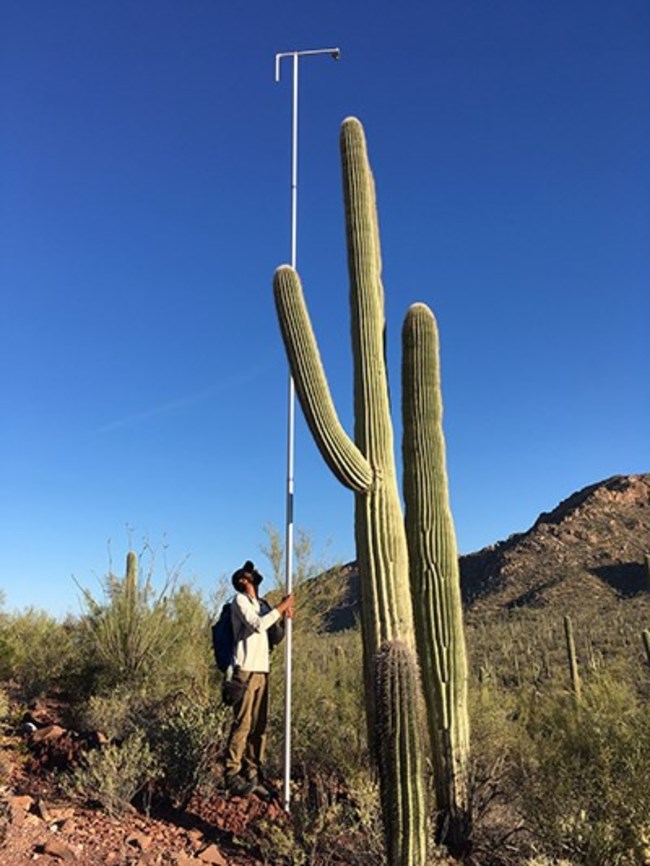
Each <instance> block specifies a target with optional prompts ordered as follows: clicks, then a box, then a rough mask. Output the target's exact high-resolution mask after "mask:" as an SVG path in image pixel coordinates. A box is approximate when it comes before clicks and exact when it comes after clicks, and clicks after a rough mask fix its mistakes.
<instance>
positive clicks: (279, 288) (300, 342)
mask: <svg viewBox="0 0 650 866" xmlns="http://www.w3.org/2000/svg"><path fill="white" fill-rule="evenodd" d="M273 292H274V296H275V305H276V310H277V313H278V320H279V322H280V329H281V331H282V338H283V340H284V345H285V349H286V352H287V357H288V359H289V366H290V367H291V373H292V375H293V378H294V381H295V383H296V392H297V394H298V398H299V400H300V405H301V406H302V411H303V412H304V414H305V419H306V421H307V424H308V425H309V429H310V430H311V433H312V436H313V437H314V441H315V442H316V445H317V446H318V449H319V451H320V453H321V454H322V456H323V459H324V460H325V462H326V463H327V465H328V466H329V468H330V469H331V470H332V472H333V473H334V475H335V476H336V477H337V478H338V480H339V481H340V482H341V484H343V485H345V486H346V487H348V488H350V489H351V490H354V491H355V492H356V493H365V492H366V491H367V490H369V489H370V487H371V486H372V482H373V473H372V469H371V467H370V464H369V463H368V461H367V460H366V458H365V457H364V456H363V454H362V453H361V451H360V450H359V449H358V448H357V446H356V445H355V444H354V442H353V441H352V440H351V439H350V437H349V436H348V435H347V433H346V432H345V430H344V429H343V427H342V426H341V423H340V421H339V419H338V415H337V413H336V409H335V407H334V403H333V401H332V397H331V394H330V390H329V386H328V384H327V379H326V378H325V373H324V371H323V365H322V362H321V359H320V353H319V351H318V346H317V344H316V338H315V336H314V331H313V328H312V326H311V321H310V319H309V313H308V312H307V307H306V305H305V300H304V297H303V292H302V286H301V284H300V278H299V277H298V274H297V273H296V272H295V270H294V269H293V268H291V267H289V266H288V265H283V266H282V267H280V268H278V269H277V271H276V272H275V277H274V279H273Z"/></svg>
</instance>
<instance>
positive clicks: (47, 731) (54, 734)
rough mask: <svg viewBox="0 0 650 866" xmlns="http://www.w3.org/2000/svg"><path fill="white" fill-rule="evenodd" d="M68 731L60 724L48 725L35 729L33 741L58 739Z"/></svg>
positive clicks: (42, 741)
mask: <svg viewBox="0 0 650 866" xmlns="http://www.w3.org/2000/svg"><path fill="white" fill-rule="evenodd" d="M65 733H67V732H66V729H65V728H62V727H61V726H60V725H48V726H47V727H46V728H41V729H40V730H39V731H34V733H33V734H32V736H31V740H32V743H44V742H46V741H48V740H58V739H59V737H62V736H63V735H64V734H65Z"/></svg>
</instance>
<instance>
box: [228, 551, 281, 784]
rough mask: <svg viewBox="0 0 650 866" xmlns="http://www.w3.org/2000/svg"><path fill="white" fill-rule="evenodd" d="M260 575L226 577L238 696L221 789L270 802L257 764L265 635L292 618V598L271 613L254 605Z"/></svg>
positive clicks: (264, 708) (265, 688)
mask: <svg viewBox="0 0 650 866" xmlns="http://www.w3.org/2000/svg"><path fill="white" fill-rule="evenodd" d="M261 582H262V575H261V574H260V573H259V572H258V571H257V570H256V569H255V566H254V565H253V563H252V562H251V561H250V560H248V561H247V562H245V563H244V565H243V567H242V568H239V569H237V571H236V572H235V573H234V574H233V576H232V583H233V586H234V588H235V589H236V591H237V592H236V595H235V597H234V599H233V602H232V604H231V606H230V611H231V617H232V630H233V636H234V640H235V646H234V653H233V655H234V658H233V674H232V678H233V681H234V684H236V685H237V684H239V685H240V687H241V691H242V693H241V696H239V697H237V698H236V700H235V702H234V705H233V712H234V719H233V723H232V728H231V730H230V736H229V737H228V744H227V746H226V767H225V770H226V778H225V781H226V787H227V788H228V790H229V791H230V792H231V793H232V794H239V795H246V794H251V793H253V794H257V795H258V796H260V797H263V798H268V797H270V792H269V790H268V789H267V788H266V787H265V786H264V781H265V780H264V775H263V761H264V748H265V745H266V723H267V719H268V705H269V684H268V679H269V654H270V653H269V629H272V628H273V627H275V628H276V629H277V628H278V626H279V621H280V620H281V619H282V618H283V617H288V618H292V617H293V614H294V599H293V595H287V596H285V598H283V599H282V601H281V602H280V603H279V604H278V606H277V607H275V608H270V607H269V605H268V604H267V603H266V602H265V601H263V600H260V597H259V595H258V587H259V585H260V583H261Z"/></svg>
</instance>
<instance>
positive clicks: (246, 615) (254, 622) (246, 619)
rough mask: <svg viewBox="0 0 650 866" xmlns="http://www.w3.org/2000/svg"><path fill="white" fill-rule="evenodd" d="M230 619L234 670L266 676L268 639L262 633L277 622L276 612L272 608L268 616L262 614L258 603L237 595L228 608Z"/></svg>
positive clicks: (257, 600) (243, 595) (277, 615)
mask: <svg viewBox="0 0 650 866" xmlns="http://www.w3.org/2000/svg"><path fill="white" fill-rule="evenodd" d="M230 616H231V618H232V633H233V636H234V638H235V654H234V655H235V658H234V665H235V667H236V668H241V669H242V670H243V671H252V672H254V673H260V674H267V673H268V672H269V639H268V635H267V633H266V632H267V630H268V629H269V628H271V626H272V625H273V624H274V623H276V622H277V621H278V620H279V619H280V616H281V614H280V612H279V611H278V610H276V609H275V608H272V609H271V610H270V611H269V612H268V613H265V614H262V613H261V605H260V602H259V599H256V598H250V596H248V595H246V594H245V593H243V592H238V593H236V594H235V597H234V599H233V601H232V604H231V605H230Z"/></svg>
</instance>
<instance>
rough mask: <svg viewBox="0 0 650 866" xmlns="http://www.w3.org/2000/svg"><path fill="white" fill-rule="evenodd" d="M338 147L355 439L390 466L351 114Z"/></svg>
mask: <svg viewBox="0 0 650 866" xmlns="http://www.w3.org/2000/svg"><path fill="white" fill-rule="evenodd" d="M340 145H341V168H342V172H343V196H344V199H345V223H346V234H347V250H348V272H349V275H350V310H351V314H352V322H351V333H352V351H353V356H354V403H355V431H354V438H355V441H356V443H357V445H358V446H359V448H360V449H361V451H362V452H363V453H364V454H365V455H366V457H367V458H368V460H369V461H370V463H371V465H372V466H373V467H376V466H382V467H383V466H386V467H394V465H395V457H394V453H393V447H394V446H393V427H392V422H391V416H390V404H389V397H388V378H387V372H386V362H385V345H384V340H385V330H386V322H385V315H384V288H383V285H382V281H381V251H380V250H381V245H380V240H379V225H378V217H377V203H376V195H375V182H374V178H373V175H372V169H371V168H370V162H369V160H368V150H367V145H366V138H365V134H364V131H363V126H362V125H361V123H360V122H359V121H358V120H357V119H356V118H355V117H348V118H346V119H345V120H344V121H343V123H342V125H341V135H340ZM387 480H388V481H389V483H390V482H392V478H391V479H387ZM400 519H401V518H400Z"/></svg>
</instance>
